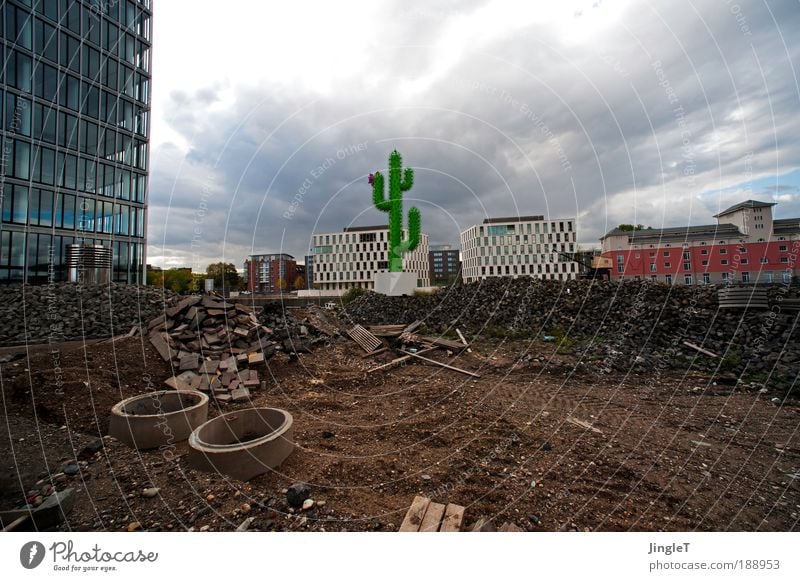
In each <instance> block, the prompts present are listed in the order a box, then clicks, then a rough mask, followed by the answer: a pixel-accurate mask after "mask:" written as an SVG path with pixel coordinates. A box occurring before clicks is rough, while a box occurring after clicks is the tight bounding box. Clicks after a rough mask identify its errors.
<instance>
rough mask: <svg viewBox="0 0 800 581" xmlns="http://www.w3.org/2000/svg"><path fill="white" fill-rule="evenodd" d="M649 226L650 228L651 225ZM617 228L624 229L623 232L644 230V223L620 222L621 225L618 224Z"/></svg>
mask: <svg viewBox="0 0 800 581" xmlns="http://www.w3.org/2000/svg"><path fill="white" fill-rule="evenodd" d="M647 228H648V229H650V227H649V226H648V227H647ZM617 229H618V230H622V231H623V232H633V231H634V230H644V224H636V225H635V226H634V225H633V224H620V225H619V226H617Z"/></svg>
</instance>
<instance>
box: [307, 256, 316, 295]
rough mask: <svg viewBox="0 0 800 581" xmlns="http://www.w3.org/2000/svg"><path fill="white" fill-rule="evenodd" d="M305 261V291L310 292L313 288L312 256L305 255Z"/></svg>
mask: <svg viewBox="0 0 800 581" xmlns="http://www.w3.org/2000/svg"><path fill="white" fill-rule="evenodd" d="M305 261H306V274H305V277H306V290H312V289H313V288H314V255H313V254H307V255H306V257H305Z"/></svg>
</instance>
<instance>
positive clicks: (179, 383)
mask: <svg viewBox="0 0 800 581" xmlns="http://www.w3.org/2000/svg"><path fill="white" fill-rule="evenodd" d="M164 385H166V386H168V387H171V388H172V389H174V390H176V391H189V390H191V389H192V388H191V386H190V385H189V384H188V383H187V382H185V381H183V380H182V379H178V378H177V377H176V376H174V375H173V376H172V377H168V378H167V379H165V380H164Z"/></svg>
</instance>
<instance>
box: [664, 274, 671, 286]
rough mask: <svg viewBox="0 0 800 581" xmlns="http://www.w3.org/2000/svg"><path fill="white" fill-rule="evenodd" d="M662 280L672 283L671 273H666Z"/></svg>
mask: <svg viewBox="0 0 800 581" xmlns="http://www.w3.org/2000/svg"><path fill="white" fill-rule="evenodd" d="M664 282H666V283H667V284H672V275H671V274H668V275H666V276H665V277H664Z"/></svg>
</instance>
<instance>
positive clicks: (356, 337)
mask: <svg viewBox="0 0 800 581" xmlns="http://www.w3.org/2000/svg"><path fill="white" fill-rule="evenodd" d="M347 334H348V335H350V338H351V339H352V340H353V341H355V342H356V343H358V344H359V345H360V346H361V348H362V349H363V350H364V351H366V352H367V353H371V352H372V351H375V349H377V348H378V347H380V346H382V345H383V343H381V340H380V339H378V338H377V337H376V336H375V335H373V334H372V333H370V332H369V331H367V330H366V329H365V328H364V327H362V326H361V325H356V326H354V327H353V328H352V329H349V330H348V331H347Z"/></svg>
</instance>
